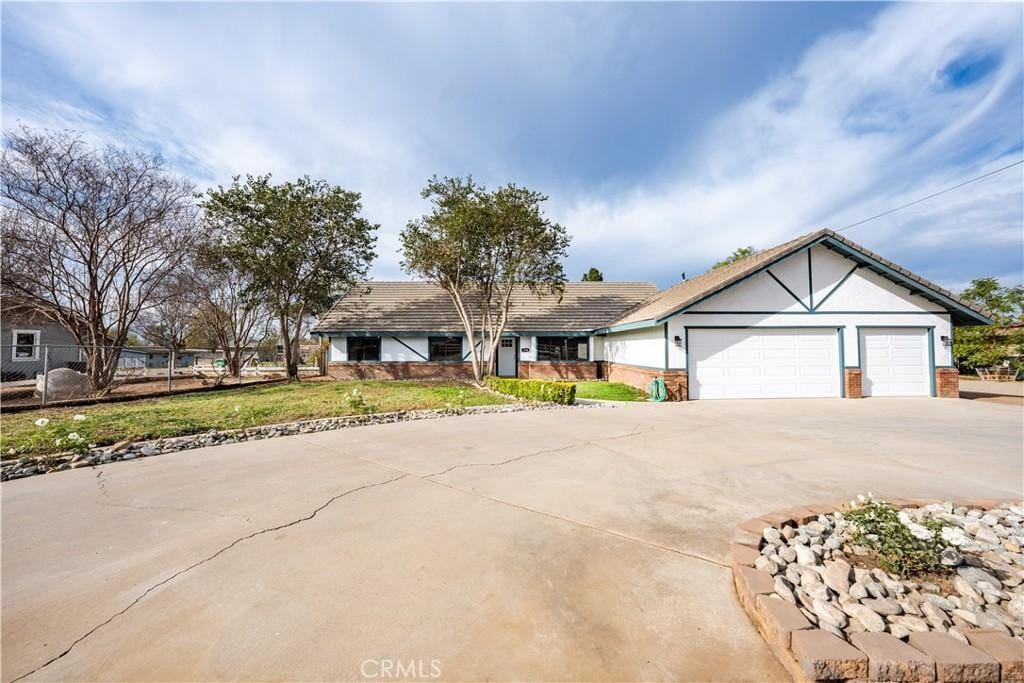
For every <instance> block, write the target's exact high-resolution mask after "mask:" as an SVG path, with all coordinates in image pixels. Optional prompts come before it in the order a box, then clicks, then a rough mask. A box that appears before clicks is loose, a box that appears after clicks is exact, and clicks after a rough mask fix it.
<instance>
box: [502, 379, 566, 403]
mask: <svg viewBox="0 0 1024 683" xmlns="http://www.w3.org/2000/svg"><path fill="white" fill-rule="evenodd" d="M486 383H487V386H489V387H490V388H491V389H494V390H495V391H497V392H498V393H499V394H506V395H508V396H515V397H517V398H525V399H526V400H528V401H546V402H548V403H560V404H562V405H567V406H569V405H572V404H573V403H574V402H575V401H576V385H575V384H573V383H572V382H546V381H544V380H540V379H512V378H510V377H488V378H487V379H486Z"/></svg>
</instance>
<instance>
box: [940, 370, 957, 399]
mask: <svg viewBox="0 0 1024 683" xmlns="http://www.w3.org/2000/svg"><path fill="white" fill-rule="evenodd" d="M935 395H936V396H938V397H939V398H960V371H959V370H957V369H956V368H935Z"/></svg>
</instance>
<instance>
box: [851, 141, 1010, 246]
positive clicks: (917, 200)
mask: <svg viewBox="0 0 1024 683" xmlns="http://www.w3.org/2000/svg"><path fill="white" fill-rule="evenodd" d="M1021 164H1024V159H1021V160H1020V161H1015V162H1013V163H1012V164H1008V165H1006V166H1003V167H1002V168H997V169H996V170H994V171H989V172H988V173H984V174H982V175H980V176H978V177H976V178H971V179H970V180H965V181H964V182H962V183H960V184H959V185H954V186H953V187H947V188H946V189H945V190H939V191H938V192H935V193H933V194H930V195H928V196H927V197H921V198H920V199H915V200H914V201H912V202H908V203H906V204H904V205H903V206H897V207H896V208H895V209H889V210H888V211H883V212H882V213H880V214H877V215H875V216H872V217H871V218H865V219H864V220H862V221H857V222H856V223H850V224H849V225H844V226H843V227H841V228H837V229H836V232H842V231H843V230H849V229H850V228H855V227H857V226H858V225H862V224H864V223H867V222H868V221H873V220H875V219H876V218H881V217H882V216H888V215H889V214H890V213H896V212H897V211H900V210H902V209H905V208H907V207H908V206H913V205H914V204H920V203H921V202H924V201H927V200H929V199H932V198H933V197H938V196H939V195H940V194H946V193H947V192H952V191H953V190H956V189H959V188H961V187H963V186H964V185H970V184H971V183H974V182H977V181H979V180H981V179H983V178H988V177H989V176H993V175H995V174H996V173H1002V172H1003V171H1005V170H1007V169H1009V168H1013V167H1014V166H1020V165H1021Z"/></svg>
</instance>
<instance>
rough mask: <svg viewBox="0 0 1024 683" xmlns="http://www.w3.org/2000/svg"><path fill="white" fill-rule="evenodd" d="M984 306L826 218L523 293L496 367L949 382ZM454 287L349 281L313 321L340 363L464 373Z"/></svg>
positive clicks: (701, 380) (678, 379) (954, 382)
mask: <svg viewBox="0 0 1024 683" xmlns="http://www.w3.org/2000/svg"><path fill="white" fill-rule="evenodd" d="M991 322H992V320H991V318H990V316H989V315H988V312H987V311H985V310H983V309H980V308H978V307H976V306H974V305H972V304H970V303H968V302H965V301H962V300H961V299H959V298H957V297H956V296H955V295H954V294H952V293H951V292H949V291H947V290H945V289H943V288H942V287H939V286H938V285H935V284H933V283H931V282H929V281H928V280H925V279H924V278H922V277H920V276H918V275H915V274H914V273H911V272H910V271H908V270H906V269H905V268H901V267H900V266H898V265H896V264H894V263H892V262H891V261H888V260H886V259H885V258H883V257H881V256H879V255H878V254H875V253H873V252H871V251H869V250H867V249H865V248H864V247H861V246H860V245H857V244H855V243H854V242H852V241H850V240H848V239H846V238H845V237H843V236H842V235H840V234H838V233H836V232H833V231H831V230H819V231H816V232H813V233H810V234H807V235H803V236H802V237H798V238H796V239H794V240H791V241H789V242H786V243H784V244H780V245H778V246H776V247H772V248H770V249H766V250H764V251H761V252H758V253H756V254H754V255H752V256H749V257H747V258H745V259H742V260H740V261H737V262H735V263H732V264H729V265H727V266H723V267H721V268H716V269H714V270H710V271H708V272H706V273H704V274H703V275H700V276H699V277H696V278H693V279H691V280H685V281H683V282H680V283H679V284H677V285H675V286H673V287H670V288H668V289H666V290H664V291H660V292H659V291H656V290H655V288H654V287H653V285H650V284H645V283H614V282H596V283H570V284H568V285H566V292H565V295H564V296H563V297H562V299H561V300H557V297H537V296H534V295H532V294H530V293H529V292H528V291H526V290H523V291H519V292H517V293H516V297H515V301H514V305H513V308H512V310H511V321H510V324H509V326H508V329H507V331H506V333H505V334H506V337H505V338H503V339H502V341H501V347H500V349H499V356H498V359H497V360H498V363H497V372H498V374H499V375H503V376H518V377H543V378H552V377H558V378H573V379H575V378H598V377H605V378H607V379H609V380H612V381H619V382H624V383H626V384H630V385H633V386H637V387H642V388H646V386H647V385H648V383H649V382H650V381H651V380H652V379H653V378H655V377H662V378H664V379H665V382H666V384H667V386H668V388H669V392H670V396H671V398H673V399H675V400H687V399H716V398H803V397H806V398H810V397H837V398H838V397H847V398H859V397H862V396H944V397H956V396H957V395H958V384H959V380H958V373H957V370H956V368H955V367H954V366H953V358H952V353H951V352H952V338H953V327H954V326H957V325H983V324H990V323H991ZM461 330H462V328H461V325H460V324H459V323H458V318H457V316H456V315H455V311H454V310H453V309H452V304H451V302H450V300H449V299H448V297H447V295H446V294H445V293H444V292H442V291H441V290H439V289H437V288H436V287H434V286H432V285H430V284H426V283H366V285H365V286H359V287H355V288H353V289H352V290H351V291H350V292H349V293H347V294H346V295H345V296H344V297H342V298H341V299H340V300H339V301H338V302H337V304H336V305H335V306H334V308H333V309H332V310H331V311H330V312H329V313H328V314H327V315H326V316H324V318H323V320H321V321H320V322H319V323H318V325H317V326H316V327H315V328H314V333H316V334H319V335H322V336H325V337H327V338H328V339H329V340H330V356H329V359H328V361H329V362H328V372H329V374H331V375H332V376H334V377H345V378H349V377H462V376H467V375H468V374H469V369H468V363H467V362H466V358H467V357H468V354H467V348H466V341H465V339H464V337H463V335H462V332H461Z"/></svg>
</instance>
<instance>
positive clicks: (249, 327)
mask: <svg viewBox="0 0 1024 683" xmlns="http://www.w3.org/2000/svg"><path fill="white" fill-rule="evenodd" d="M251 285H252V283H251V281H250V279H249V277H248V275H247V274H246V272H244V271H243V270H242V269H240V268H239V267H238V266H237V265H236V264H235V262H234V261H233V260H232V259H231V258H230V255H229V254H227V253H226V250H225V249H224V248H223V247H222V246H221V245H220V244H218V243H216V242H214V243H211V244H210V245H208V246H205V247H202V248H200V249H199V250H198V256H197V257H196V268H195V270H194V271H193V278H192V301H193V302H194V305H195V313H196V323H197V326H198V327H199V328H200V329H202V330H203V332H204V334H206V335H208V336H210V337H212V338H213V339H214V340H215V341H216V342H217V346H218V347H220V349H221V350H222V351H223V352H224V361H225V362H226V363H227V367H228V372H229V373H230V374H231V375H232V376H233V377H240V376H241V374H242V368H243V367H245V364H246V363H248V362H249V361H250V360H252V357H253V356H255V355H256V351H257V346H259V344H261V343H262V342H263V341H265V340H266V339H267V338H268V337H270V336H271V335H272V334H273V329H272V320H273V315H272V314H271V312H270V310H269V308H268V307H267V306H266V305H265V304H264V303H263V302H262V301H261V300H260V299H259V298H257V297H255V296H253V295H252V294H251V293H250V291H249V290H250V288H251Z"/></svg>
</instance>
